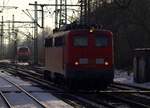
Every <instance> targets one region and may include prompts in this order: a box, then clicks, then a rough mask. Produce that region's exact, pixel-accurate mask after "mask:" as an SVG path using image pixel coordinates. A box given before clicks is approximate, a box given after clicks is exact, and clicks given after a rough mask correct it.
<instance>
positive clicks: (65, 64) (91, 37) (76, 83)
mask: <svg viewBox="0 0 150 108" xmlns="http://www.w3.org/2000/svg"><path fill="white" fill-rule="evenodd" d="M112 40H113V35H112V32H110V31H107V30H92V29H80V30H68V31H62V32H58V33H55V34H53V36H52V37H49V38H46V39H45V60H46V61H45V66H46V70H45V71H44V77H45V79H48V80H53V81H55V82H58V81H64V82H65V83H66V84H67V85H68V86H69V87H71V88H76V87H79V88H80V87H87V88H95V89H101V88H106V87H107V86H108V85H109V84H110V83H112V82H113V78H114V69H113V65H114V64H113V43H112Z"/></svg>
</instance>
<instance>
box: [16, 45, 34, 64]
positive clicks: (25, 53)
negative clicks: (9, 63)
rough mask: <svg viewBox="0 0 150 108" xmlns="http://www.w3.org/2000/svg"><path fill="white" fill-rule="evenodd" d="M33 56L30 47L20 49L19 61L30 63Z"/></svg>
mask: <svg viewBox="0 0 150 108" xmlns="http://www.w3.org/2000/svg"><path fill="white" fill-rule="evenodd" d="M30 56H31V51H30V49H29V48H28V47H24V46H23V47H18V49H17V59H18V61H19V62H28V61H29V59H30Z"/></svg>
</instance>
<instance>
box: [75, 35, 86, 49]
mask: <svg viewBox="0 0 150 108" xmlns="http://www.w3.org/2000/svg"><path fill="white" fill-rule="evenodd" d="M73 45H74V46H75V47H86V46H88V37H86V36H75V37H74V38H73Z"/></svg>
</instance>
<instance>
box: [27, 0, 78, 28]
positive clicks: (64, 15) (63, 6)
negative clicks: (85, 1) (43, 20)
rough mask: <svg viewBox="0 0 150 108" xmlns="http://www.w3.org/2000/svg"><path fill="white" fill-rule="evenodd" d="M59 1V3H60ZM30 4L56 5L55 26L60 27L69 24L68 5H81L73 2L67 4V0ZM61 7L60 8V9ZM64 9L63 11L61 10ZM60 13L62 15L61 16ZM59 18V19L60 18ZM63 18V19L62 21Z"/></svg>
mask: <svg viewBox="0 0 150 108" xmlns="http://www.w3.org/2000/svg"><path fill="white" fill-rule="evenodd" d="M58 3H59V4H58ZM29 5H34V6H35V5H37V6H41V5H43V6H55V27H56V28H57V27H60V26H62V25H65V24H67V7H69V6H70V7H72V6H73V7H79V6H80V7H81V5H73V4H67V0H55V4H31V3H29ZM58 7H59V9H58ZM61 11H63V12H61ZM60 13H62V14H61V16H60ZM58 15H59V17H58ZM58 19H59V20H58ZM62 19H63V21H62ZM58 21H59V25H58Z"/></svg>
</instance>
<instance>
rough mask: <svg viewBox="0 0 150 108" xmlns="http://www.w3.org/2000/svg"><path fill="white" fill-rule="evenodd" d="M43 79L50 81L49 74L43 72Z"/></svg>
mask: <svg viewBox="0 0 150 108" xmlns="http://www.w3.org/2000/svg"><path fill="white" fill-rule="evenodd" d="M44 79H45V80H48V81H50V80H51V72H50V71H47V70H45V71H44Z"/></svg>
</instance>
